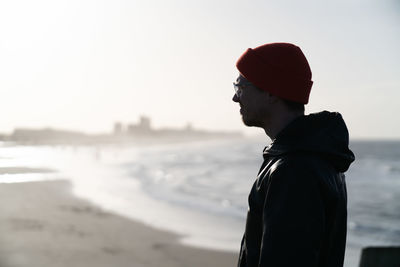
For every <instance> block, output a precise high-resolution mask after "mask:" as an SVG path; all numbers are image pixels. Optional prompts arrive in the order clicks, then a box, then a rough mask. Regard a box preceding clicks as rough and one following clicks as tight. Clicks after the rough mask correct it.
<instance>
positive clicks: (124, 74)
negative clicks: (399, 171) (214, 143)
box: [0, 0, 400, 139]
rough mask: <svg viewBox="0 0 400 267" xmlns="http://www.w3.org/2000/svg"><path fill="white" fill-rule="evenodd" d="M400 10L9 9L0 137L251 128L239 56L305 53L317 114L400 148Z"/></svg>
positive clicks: (180, 0) (160, 4) (1, 34)
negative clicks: (239, 81)
mask: <svg viewBox="0 0 400 267" xmlns="http://www.w3.org/2000/svg"><path fill="white" fill-rule="evenodd" d="M399 26H400V1H398V0H376V1H371V0H364V1H361V0H349V1H344V0H338V1H334V2H333V1H329V2H326V1H317V0H313V1H307V0H305V1H285V0H280V1H266V0H264V1H258V0H248V1H237V0H230V1H225V0H224V1H217V0H202V1H191V0H185V1H184V0H169V1H166V0H146V1H134V0H79V1H77V0H68V1H64V0H60V1H55V0H37V1H30V0H15V1H0V92H1V98H0V114H2V116H1V119H0V132H3V133H10V132H12V130H13V129H14V128H16V127H34V128H41V127H54V128H61V129H68V130H81V131H85V132H88V133H95V132H109V131H111V130H112V127H113V124H114V122H116V121H119V122H121V123H124V124H128V123H136V122H137V121H138V119H139V116H141V115H145V116H149V117H151V119H152V125H153V127H154V128H160V127H184V126H185V125H186V124H187V123H191V124H192V125H193V126H194V128H200V129H207V130H235V131H236V130H240V131H243V132H244V133H246V134H250V135H252V134H260V133H262V130H260V129H256V128H246V127H245V126H244V125H243V123H242V122H241V118H240V114H239V108H238V105H237V103H234V102H232V96H233V92H234V91H233V87H232V81H234V80H235V79H236V77H237V75H238V71H237V70H236V68H235V62H236V60H237V58H238V57H239V56H240V55H241V54H242V53H243V52H244V51H245V50H246V49H247V48H249V47H252V48H254V47H257V46H259V45H262V44H265V43H271V42H290V43H294V44H296V45H298V46H299V47H301V49H302V50H303V52H304V54H305V56H306V57H307V59H308V61H309V64H310V66H311V70H312V73H313V81H314V85H313V88H312V90H311V95H310V102H309V104H308V105H307V106H306V113H313V112H318V111H322V110H329V111H338V112H340V113H341V114H342V115H343V117H344V119H345V121H346V123H347V126H348V128H349V132H350V137H351V138H354V139H360V138H362V139H378V138H383V139H400V118H399V116H400V104H399V103H398V101H399V100H400V52H399V47H400V27H399Z"/></svg>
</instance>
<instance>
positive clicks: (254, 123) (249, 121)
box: [242, 116, 262, 127]
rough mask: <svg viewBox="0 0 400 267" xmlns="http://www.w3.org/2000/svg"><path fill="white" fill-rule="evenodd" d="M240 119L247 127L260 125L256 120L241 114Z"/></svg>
mask: <svg viewBox="0 0 400 267" xmlns="http://www.w3.org/2000/svg"><path fill="white" fill-rule="evenodd" d="M242 121H243V123H244V125H246V126H249V127H262V123H261V122H260V121H258V120H254V119H250V118H247V117H245V116H242Z"/></svg>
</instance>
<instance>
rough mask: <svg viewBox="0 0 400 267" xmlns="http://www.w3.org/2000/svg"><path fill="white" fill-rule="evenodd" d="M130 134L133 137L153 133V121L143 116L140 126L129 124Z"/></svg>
mask: <svg viewBox="0 0 400 267" xmlns="http://www.w3.org/2000/svg"><path fill="white" fill-rule="evenodd" d="M127 131H128V134H131V135H143V134H149V133H152V132H153V130H152V129H151V120H150V118H149V117H146V116H141V117H140V119H139V123H138V124H129V125H128V129H127Z"/></svg>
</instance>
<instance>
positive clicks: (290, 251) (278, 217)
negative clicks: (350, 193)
mask: <svg viewBox="0 0 400 267" xmlns="http://www.w3.org/2000/svg"><path fill="white" fill-rule="evenodd" d="M348 143H349V137H348V131H347V128H346V125H345V123H344V121H343V119H342V116H341V115H340V114H339V113H331V112H328V111H323V112H320V113H314V114H310V115H306V116H301V117H299V118H296V119H295V120H294V121H292V122H291V123H290V124H289V125H288V126H287V127H286V128H285V129H283V130H282V131H281V132H280V133H279V134H278V136H277V137H276V139H275V140H274V141H273V142H272V143H271V145H269V146H268V147H266V148H265V149H264V155H263V156H264V163H263V164H262V166H261V169H260V171H259V173H258V177H257V179H256V181H255V183H254V185H253V188H252V189H251V192H250V195H249V210H248V214H247V221H246V230H245V233H244V236H243V239H242V244H241V250H240V256H239V263H238V266H239V267H245V266H251V267H256V266H259V267H261V266H263V267H276V266H282V267H283V266H285V267H286V266H287V267H289V266H290V267H293V266H307V267H313V266H324V267H328V266H329V267H331V266H332V267H333V266H335V267H337V266H343V260H344V251H345V245H346V224H347V193H346V183H345V176H344V174H343V173H344V172H345V171H346V170H347V169H348V168H349V166H350V164H351V162H353V161H354V154H353V153H352V152H351V151H350V150H349V148H348Z"/></svg>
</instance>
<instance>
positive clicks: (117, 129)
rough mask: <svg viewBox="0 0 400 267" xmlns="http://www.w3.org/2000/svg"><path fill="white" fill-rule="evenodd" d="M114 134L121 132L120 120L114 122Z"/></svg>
mask: <svg viewBox="0 0 400 267" xmlns="http://www.w3.org/2000/svg"><path fill="white" fill-rule="evenodd" d="M114 134H115V135H120V134H122V123H120V122H116V123H114Z"/></svg>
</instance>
